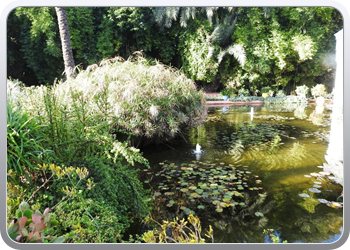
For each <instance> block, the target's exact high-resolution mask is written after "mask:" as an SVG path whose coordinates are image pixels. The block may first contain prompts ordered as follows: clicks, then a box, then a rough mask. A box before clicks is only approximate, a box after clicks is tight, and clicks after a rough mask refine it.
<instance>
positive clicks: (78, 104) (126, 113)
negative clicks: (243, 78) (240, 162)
mask: <svg viewBox="0 0 350 250" xmlns="http://www.w3.org/2000/svg"><path fill="white" fill-rule="evenodd" d="M100 65H101V66H100V67H97V68H95V69H94V70H93V71H81V72H80V73H79V74H78V75H77V77H76V78H75V79H69V80H68V81H66V82H64V83H58V84H55V85H54V86H53V87H52V90H51V91H49V92H48V90H47V88H45V87H36V88H30V89H29V88H28V89H26V90H25V92H26V93H27V96H28V98H21V100H20V102H21V105H22V106H28V108H27V109H28V112H30V113H37V114H40V115H42V116H43V117H47V118H48V117H49V116H48V114H47V112H45V105H46V106H47V105H48V104H49V103H48V101H50V102H51V105H52V106H53V107H54V108H55V109H56V110H57V111H55V110H53V112H57V113H59V112H60V113H61V114H58V115H59V116H60V119H62V120H64V119H65V118H66V119H80V117H79V116H78V115H77V114H75V115H74V116H72V115H73V114H72V111H74V110H76V109H77V108H79V109H83V112H84V115H85V116H93V117H94V119H95V120H96V119H98V120H99V122H103V121H105V122H107V123H108V124H109V125H110V127H111V129H113V128H114V130H115V131H116V130H117V129H116V128H120V129H123V130H124V131H128V132H132V133H133V134H134V135H135V136H139V137H146V138H148V139H151V138H152V139H153V141H157V142H160V141H162V140H167V139H171V138H173V137H175V136H176V135H178V134H179V133H180V131H181V128H182V127H184V126H194V125H197V124H199V123H201V122H202V121H203V119H204V117H203V116H204V115H203V108H204V101H205V100H204V93H203V92H202V91H199V92H198V91H197V90H196V86H195V84H194V83H193V81H192V80H189V79H188V78H186V76H185V75H184V74H183V73H181V72H180V71H177V70H174V69H172V68H168V67H166V66H165V65H162V64H160V63H158V62H146V61H145V60H144V59H143V58H139V59H138V60H137V61H131V60H127V61H125V62H123V63H122V62H119V61H115V62H111V61H107V60H105V61H102V62H101V64H100ZM46 92H47V94H45V93H46ZM47 118H46V121H45V123H46V124H47V123H48V122H50V121H49V120H48V119H47ZM89 122H91V121H89ZM95 122H96V121H95ZM87 124H88V122H85V123H84V124H83V125H84V126H86V125H87Z"/></svg>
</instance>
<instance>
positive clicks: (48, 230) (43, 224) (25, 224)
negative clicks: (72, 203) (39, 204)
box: [7, 202, 65, 243]
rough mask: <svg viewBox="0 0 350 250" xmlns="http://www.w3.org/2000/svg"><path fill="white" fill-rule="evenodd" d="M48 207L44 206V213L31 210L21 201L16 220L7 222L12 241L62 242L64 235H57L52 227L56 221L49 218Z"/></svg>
mask: <svg viewBox="0 0 350 250" xmlns="http://www.w3.org/2000/svg"><path fill="white" fill-rule="evenodd" d="M49 211H50V209H49V208H46V209H45V211H44V213H43V214H42V213H40V211H35V212H33V211H32V210H31V209H30V207H29V204H28V203H26V202H22V203H21V204H20V205H19V208H18V211H17V222H15V220H12V221H10V222H9V224H8V229H7V231H8V234H9V236H10V238H11V239H12V240H14V241H17V242H21V243H62V242H64V241H65V237H64V236H61V237H57V236H54V235H52V233H54V230H53V227H54V226H56V225H57V224H58V221H57V220H55V219H53V218H51V214H50V213H49Z"/></svg>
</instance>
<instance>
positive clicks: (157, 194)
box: [154, 192, 162, 197]
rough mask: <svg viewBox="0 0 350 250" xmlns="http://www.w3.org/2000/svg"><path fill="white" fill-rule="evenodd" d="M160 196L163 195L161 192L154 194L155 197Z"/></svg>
mask: <svg viewBox="0 0 350 250" xmlns="http://www.w3.org/2000/svg"><path fill="white" fill-rule="evenodd" d="M159 195H162V194H161V193H160V192H155V193H154V196H155V197H157V196H159Z"/></svg>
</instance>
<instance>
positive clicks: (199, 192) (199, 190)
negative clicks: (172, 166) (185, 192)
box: [195, 188, 203, 194]
mask: <svg viewBox="0 0 350 250" xmlns="http://www.w3.org/2000/svg"><path fill="white" fill-rule="evenodd" d="M195 192H196V193H198V194H201V193H203V189H200V188H197V189H196V190H195Z"/></svg>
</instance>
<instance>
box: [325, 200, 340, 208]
mask: <svg viewBox="0 0 350 250" xmlns="http://www.w3.org/2000/svg"><path fill="white" fill-rule="evenodd" d="M327 206H329V207H331V208H337V209H338V208H342V207H343V206H342V204H340V203H339V202H335V201H332V202H329V203H328V204H327Z"/></svg>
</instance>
